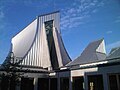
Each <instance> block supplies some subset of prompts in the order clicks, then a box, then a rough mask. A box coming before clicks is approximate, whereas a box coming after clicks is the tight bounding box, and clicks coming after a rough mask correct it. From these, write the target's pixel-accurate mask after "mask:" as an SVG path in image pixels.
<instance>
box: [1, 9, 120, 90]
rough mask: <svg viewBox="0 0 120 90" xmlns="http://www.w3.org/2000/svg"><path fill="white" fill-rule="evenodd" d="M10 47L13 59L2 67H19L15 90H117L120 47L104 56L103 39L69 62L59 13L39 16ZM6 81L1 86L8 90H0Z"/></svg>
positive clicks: (118, 86)
mask: <svg viewBox="0 0 120 90" xmlns="http://www.w3.org/2000/svg"><path fill="white" fill-rule="evenodd" d="M11 43H12V44H11V50H10V56H13V57H14V58H13V59H6V60H5V61H4V63H3V65H2V66H7V65H9V63H13V64H14V63H15V64H16V63H17V67H22V68H21V70H17V71H16V72H17V73H22V74H21V77H20V78H19V79H20V84H19V85H16V86H13V87H14V90H120V69H119V68H120V47H118V48H114V49H112V50H111V52H110V54H109V55H106V49H105V43H104V39H100V40H97V41H93V42H91V43H90V44H89V45H88V46H87V47H86V48H85V50H84V51H83V52H82V54H81V55H80V56H79V57H78V58H76V59H75V60H71V59H70V57H69V55H68V53H67V51H66V49H65V47H64V44H63V41H62V37H61V34H60V13H59V12H58V11H57V12H53V13H49V14H44V15H40V16H38V17H37V18H36V19H35V20H33V21H32V22H31V23H30V24H29V25H28V26H27V27H25V28H24V29H23V30H22V31H21V32H20V33H18V34H17V35H16V36H14V37H13V38H12V41H11ZM11 52H12V54H11ZM2 66H1V73H4V67H2ZM5 81H7V80H1V82H0V85H1V88H2V89H4V90H7V89H5V87H3V86H2V85H3V83H4V84H6V83H5ZM12 85H13V84H12ZM12 85H11V87H12ZM6 86H7V84H6ZM11 90H13V89H11Z"/></svg>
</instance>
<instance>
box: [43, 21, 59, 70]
mask: <svg viewBox="0 0 120 90" xmlns="http://www.w3.org/2000/svg"><path fill="white" fill-rule="evenodd" d="M45 30H46V35H47V42H48V47H49V54H50V59H51V64H52V67H53V69H58V60H57V54H56V49H55V42H54V38H53V20H50V21H47V22H45Z"/></svg>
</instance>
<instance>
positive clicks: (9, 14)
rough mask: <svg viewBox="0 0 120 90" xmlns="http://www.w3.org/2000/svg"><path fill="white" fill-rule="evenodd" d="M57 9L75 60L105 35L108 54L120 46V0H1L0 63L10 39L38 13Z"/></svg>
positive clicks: (67, 46)
mask: <svg viewBox="0 0 120 90" xmlns="http://www.w3.org/2000/svg"><path fill="white" fill-rule="evenodd" d="M58 10H59V11H60V15H61V16H60V26H61V35H62V39H63V42H64V45H65V47H66V49H67V51H68V54H69V55H70V57H71V58H72V60H74V59H75V58H76V57H78V56H79V55H80V54H81V53H82V51H83V50H84V49H85V47H86V46H87V45H88V44H89V43H90V42H92V41H94V40H98V39H101V38H104V40H105V45H106V51H107V54H108V53H109V52H110V50H111V49H112V48H114V47H119V46H120V0H0V64H1V63H2V62H3V61H4V60H5V58H6V56H7V55H8V52H9V50H10V47H11V39H12V37H13V36H15V35H16V34H17V33H18V32H20V31H21V30H22V29H23V28H24V27H26V26H27V25H28V24H29V23H30V22H31V21H32V20H34V19H35V18H36V16H38V15H42V14H45V13H50V12H54V11H58Z"/></svg>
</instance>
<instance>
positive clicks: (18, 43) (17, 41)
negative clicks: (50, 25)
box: [12, 19, 37, 57]
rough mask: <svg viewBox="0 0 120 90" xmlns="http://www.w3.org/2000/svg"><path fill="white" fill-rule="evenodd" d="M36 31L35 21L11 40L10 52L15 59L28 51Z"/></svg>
mask: <svg viewBox="0 0 120 90" xmlns="http://www.w3.org/2000/svg"><path fill="white" fill-rule="evenodd" d="M36 30H37V19H35V20H34V21H33V22H32V23H31V24H29V25H28V26H27V27H26V28H24V29H23V30H22V31H21V32H20V33H18V34H17V35H16V36H15V37H13V38H12V52H14V55H15V56H16V57H24V56H25V54H27V52H28V50H29V49H30V47H31V45H32V43H33V41H34V38H35V34H36Z"/></svg>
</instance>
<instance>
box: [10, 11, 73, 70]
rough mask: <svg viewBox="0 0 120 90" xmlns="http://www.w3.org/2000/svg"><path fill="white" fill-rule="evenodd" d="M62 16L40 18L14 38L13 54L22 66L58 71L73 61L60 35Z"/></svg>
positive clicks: (54, 13) (56, 14)
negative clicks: (20, 60)
mask: <svg viewBox="0 0 120 90" xmlns="http://www.w3.org/2000/svg"><path fill="white" fill-rule="evenodd" d="M59 21H60V14H59V12H58V11H57V12H53V13H49V14H45V15H40V16H38V17H37V18H36V19H35V20H34V21H33V22H31V23H30V24H29V25H28V26H27V27H26V28H24V29H23V30H22V31H21V32H20V33H18V34H17V35H16V36H15V37H13V38H12V52H13V53H14V56H15V57H20V58H22V62H21V65H23V66H35V67H36V66H37V67H43V68H47V69H50V70H52V69H58V68H59V67H61V66H64V65H66V64H67V63H69V62H70V61H71V59H70V57H69V56H68V54H67V52H66V50H65V47H64V45H63V42H62V38H61V34H60V23H59Z"/></svg>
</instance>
